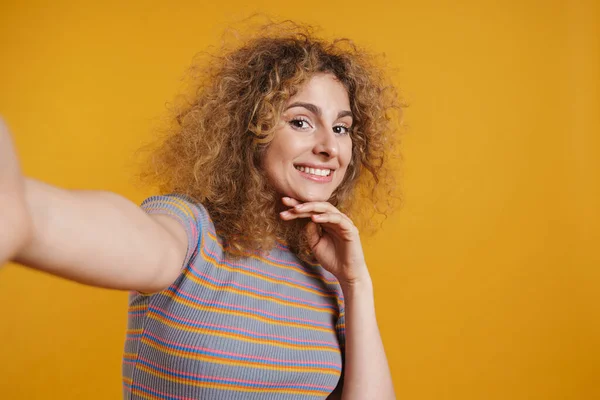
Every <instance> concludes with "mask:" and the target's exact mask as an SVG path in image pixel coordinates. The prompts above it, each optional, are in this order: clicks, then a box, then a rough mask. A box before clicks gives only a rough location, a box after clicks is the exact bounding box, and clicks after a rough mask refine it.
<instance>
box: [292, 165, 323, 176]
mask: <svg viewBox="0 0 600 400" xmlns="http://www.w3.org/2000/svg"><path fill="white" fill-rule="evenodd" d="M296 169H297V170H298V171H300V172H304V173H307V174H311V175H316V176H329V175H330V174H331V170H330V169H319V168H307V167H303V166H300V165H299V166H296Z"/></svg>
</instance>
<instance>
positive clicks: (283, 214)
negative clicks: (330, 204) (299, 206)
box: [279, 209, 315, 221]
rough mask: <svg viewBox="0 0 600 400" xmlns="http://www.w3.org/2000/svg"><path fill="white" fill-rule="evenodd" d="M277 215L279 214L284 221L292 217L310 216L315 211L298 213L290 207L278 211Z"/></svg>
mask: <svg viewBox="0 0 600 400" xmlns="http://www.w3.org/2000/svg"><path fill="white" fill-rule="evenodd" d="M279 215H280V216H281V218H282V219H284V220H286V221H290V220H292V219H299V218H310V217H311V216H313V215H315V213H312V212H307V213H298V212H295V211H294V209H290V210H288V211H282V212H280V213H279Z"/></svg>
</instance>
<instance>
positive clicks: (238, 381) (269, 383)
mask: <svg viewBox="0 0 600 400" xmlns="http://www.w3.org/2000/svg"><path fill="white" fill-rule="evenodd" d="M140 360H142V361H144V362H145V363H147V364H150V365H152V366H154V367H155V368H157V369H162V370H165V371H167V372H170V373H172V374H176V375H186V376H190V377H194V378H200V379H217V380H221V381H223V380H227V381H229V382H236V383H249V384H252V385H263V386H280V385H298V382H265V381H249V380H246V379H235V378H224V377H222V376H212V375H200V374H194V373H192V372H186V371H182V370H176V369H173V368H168V367H166V366H164V365H160V364H157V363H155V362H152V361H150V360H148V359H147V358H142V357H140ZM301 385H302V386H305V387H311V388H315V389H327V390H330V389H332V388H331V387H330V386H323V385H313V384H310V383H302V384H301ZM288 389H289V390H294V388H288ZM296 390H302V389H296Z"/></svg>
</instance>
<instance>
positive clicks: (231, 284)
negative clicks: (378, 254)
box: [0, 25, 396, 400]
mask: <svg viewBox="0 0 600 400" xmlns="http://www.w3.org/2000/svg"><path fill="white" fill-rule="evenodd" d="M271 28H274V29H269V30H264V31H262V33H261V35H260V36H258V37H255V38H252V39H250V40H248V41H247V42H245V43H244V44H242V45H241V46H239V47H238V48H236V49H233V50H228V51H225V52H224V53H223V54H222V56H220V57H215V58H213V59H212V61H211V62H210V63H208V64H207V65H205V66H204V67H203V69H202V70H201V71H202V74H200V75H199V76H198V77H197V88H196V90H195V91H194V96H193V97H192V99H191V100H190V101H189V102H188V103H187V104H185V105H184V106H183V107H181V109H179V110H178V111H177V115H176V118H175V121H176V124H175V125H174V127H173V130H172V132H170V135H169V136H168V137H167V139H166V140H165V141H164V142H163V143H161V145H160V146H159V147H158V148H157V149H156V151H155V152H154V153H153V155H152V157H151V158H150V166H149V167H148V169H147V170H146V172H145V173H144V174H143V177H144V178H145V179H146V180H147V181H150V182H152V183H155V184H158V186H159V187H160V188H161V192H162V193H170V194H165V195H161V196H154V197H151V198H149V199H147V200H146V201H144V202H143V203H142V205H141V207H138V206H136V205H135V204H133V203H131V202H130V201H128V200H126V199H124V198H122V197H120V196H118V195H116V194H113V193H108V192H99V191H76V190H64V189H59V188H56V187H52V186H49V185H46V184H44V183H41V182H37V181H34V180H32V179H24V178H22V177H21V174H20V172H19V169H18V165H17V161H16V157H15V154H14V151H13V149H12V147H11V145H10V138H9V136H8V132H7V131H6V129H5V128H3V130H2V133H0V196H1V197H0V199H1V200H0V201H1V202H2V203H3V206H2V207H0V210H1V212H3V214H0V218H1V220H0V222H1V226H2V227H3V229H2V236H1V237H0V257H1V258H0V260H6V259H13V260H15V261H17V262H19V263H22V264H24V265H27V266H31V267H34V268H38V269H40V270H43V271H46V272H49V273H52V274H55V275H58V276H61V277H65V278H67V279H72V280H75V281H78V282H82V283H85V284H89V285H94V286H100V287H107V288H114V289H123V290H129V291H131V299H130V310H129V329H128V335H127V341H126V345H125V355H124V361H123V374H124V397H125V398H126V399H140V398H161V399H198V398H202V399H223V398H243V399H300V398H329V399H336V398H337V399H339V398H341V399H345V400H347V399H361V400H364V399H390V398H394V390H393V386H392V381H391V377H390V372H389V368H388V365H387V360H386V357H385V352H384V349H383V345H382V342H381V338H380V335H379V331H378V328H377V321H376V318H375V310H374V302H373V288H372V283H371V279H370V276H369V272H368V270H367V266H366V263H365V260H364V256H363V251H362V247H361V243H360V238H359V234H358V230H357V228H356V227H355V225H354V224H353V222H352V220H351V219H350V218H349V217H348V216H347V214H348V213H349V211H350V210H354V211H357V210H359V209H360V207H357V205H356V204H353V200H355V199H356V196H353V194H354V193H355V192H356V191H358V190H360V188H361V187H362V188H367V189H370V190H368V191H363V192H367V193H371V194H374V193H376V192H375V191H374V188H375V186H376V185H375V184H376V183H377V182H378V181H382V182H383V181H385V179H383V178H385V177H386V174H385V171H386V169H385V168H386V164H385V163H384V161H385V157H386V155H387V152H388V151H389V147H388V146H389V144H390V143H391V142H390V140H389V137H390V135H391V134H392V132H391V129H390V125H389V117H388V116H389V113H390V111H392V110H394V109H395V108H396V103H395V96H394V93H395V92H394V91H393V90H389V89H390V87H389V86H385V85H384V84H383V83H382V82H383V81H382V80H381V77H380V75H379V74H378V72H377V69H376V68H374V67H373V66H372V65H370V64H369V58H368V57H367V55H366V54H365V53H363V52H361V51H359V50H357V49H356V48H355V47H354V46H353V45H351V43H350V42H348V41H345V40H344V41H336V42H331V43H328V42H324V41H321V40H319V39H317V38H315V37H313V36H312V35H311V33H310V32H309V31H308V30H306V29H304V28H301V27H297V26H293V27H292V29H289V26H288V25H276V26H274V27H271ZM282 28H286V29H282ZM272 31H276V32H277V33H275V34H274V33H269V32H272ZM384 186H385V185H384ZM384 189H385V188H384ZM375 200H376V199H375ZM364 201H365V199H361V204H359V206H360V205H364V204H363V203H362V202H364ZM7 211H8V212H7ZM4 227H7V228H4ZM8 232H10V234H7V233H8Z"/></svg>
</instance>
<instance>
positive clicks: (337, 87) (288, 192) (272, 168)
mask: <svg viewBox="0 0 600 400" xmlns="http://www.w3.org/2000/svg"><path fill="white" fill-rule="evenodd" d="M351 127H352V114H351V113H350V100H349V98H348V92H347V91H346V88H344V86H343V85H342V84H341V83H340V82H339V81H338V80H337V79H336V78H335V77H334V76H333V75H331V74H319V75H315V76H313V77H312V78H311V79H310V80H309V81H308V82H306V84H305V85H304V86H303V87H302V88H301V89H300V91H299V92H298V93H297V94H296V95H295V96H293V97H292V98H291V99H290V100H289V101H288V102H287V104H286V106H285V108H284V112H283V115H282V120H281V121H280V124H279V126H278V128H277V130H276V131H275V134H274V137H273V140H272V141H271V142H270V143H269V146H268V147H267V149H266V151H265V154H264V157H263V168H264V170H265V172H266V175H267V178H268V179H269V182H270V183H271V184H272V185H273V186H274V187H275V189H276V190H277V192H278V193H279V194H280V195H281V196H288V197H292V198H294V199H296V200H299V201H303V202H307V201H327V200H328V199H329V198H330V197H331V194H332V193H333V191H334V190H335V189H336V188H337V187H338V186H339V185H340V183H341V182H342V179H343V178H344V174H345V173H346V169H347V168H348V164H349V163H350V159H351V157H352V140H351V139H350V128H351Z"/></svg>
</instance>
